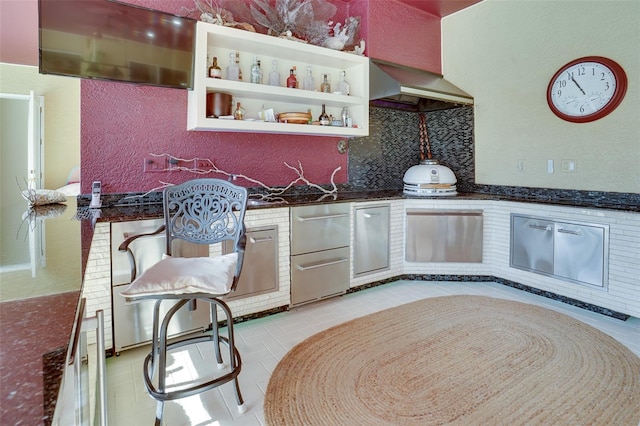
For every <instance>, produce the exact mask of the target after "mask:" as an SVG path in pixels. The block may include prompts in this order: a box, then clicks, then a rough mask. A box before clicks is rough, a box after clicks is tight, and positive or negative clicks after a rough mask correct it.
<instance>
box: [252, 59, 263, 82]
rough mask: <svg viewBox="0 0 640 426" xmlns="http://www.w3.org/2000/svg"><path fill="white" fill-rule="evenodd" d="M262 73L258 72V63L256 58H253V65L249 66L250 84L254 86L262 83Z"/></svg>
mask: <svg viewBox="0 0 640 426" xmlns="http://www.w3.org/2000/svg"><path fill="white" fill-rule="evenodd" d="M261 76H262V71H260V62H259V61H258V57H257V56H254V57H253V65H251V82H252V83H255V84H261V83H262V78H261Z"/></svg>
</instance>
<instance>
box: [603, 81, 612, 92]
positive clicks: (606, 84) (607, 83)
mask: <svg viewBox="0 0 640 426" xmlns="http://www.w3.org/2000/svg"><path fill="white" fill-rule="evenodd" d="M609 89H611V86H609V82H608V81H607V82H606V83H605V85H604V90H605V91H608V90H609Z"/></svg>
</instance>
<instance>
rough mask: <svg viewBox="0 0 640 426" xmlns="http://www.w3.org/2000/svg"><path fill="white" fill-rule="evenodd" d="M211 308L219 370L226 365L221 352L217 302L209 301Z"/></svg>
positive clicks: (212, 328) (214, 346)
mask: <svg viewBox="0 0 640 426" xmlns="http://www.w3.org/2000/svg"><path fill="white" fill-rule="evenodd" d="M209 308H210V309H211V331H212V337H211V340H212V343H213V351H214V352H215V354H216V362H217V363H218V370H222V369H224V368H225V367H226V364H225V363H224V361H223V359H222V353H221V352H220V328H219V327H218V308H217V306H216V304H215V303H209Z"/></svg>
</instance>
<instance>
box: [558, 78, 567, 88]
mask: <svg viewBox="0 0 640 426" xmlns="http://www.w3.org/2000/svg"><path fill="white" fill-rule="evenodd" d="M558 86H560V87H567V80H560V81H558Z"/></svg>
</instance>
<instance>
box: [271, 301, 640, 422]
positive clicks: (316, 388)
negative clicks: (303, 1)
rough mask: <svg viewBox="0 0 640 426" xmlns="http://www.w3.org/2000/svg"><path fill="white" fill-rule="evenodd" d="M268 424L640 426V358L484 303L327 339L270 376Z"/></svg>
mask: <svg viewBox="0 0 640 426" xmlns="http://www.w3.org/2000/svg"><path fill="white" fill-rule="evenodd" d="M264 415H265V420H266V423H267V424H268V425H272V426H282V425H296V426H299V425H305V426H310V425H331V426H334V425H439V424H459V425H551V424H553V425H587V424H590V425H633V426H637V425H638V423H639V422H640V359H639V358H638V357H637V356H636V355H634V354H633V353H632V352H631V351H630V350H629V349H627V348H626V347H625V346H623V345H622V344H620V343H618V342H617V341H615V340H614V339H613V338H611V337H609V336H608V335H606V334H604V333H602V332H600V331H599V330H596V329H595V328H593V327H591V326H588V325H586V324H584V323H582V322H580V321H578V320H575V319H573V318H571V317H569V316H567V315H564V314H560V313H557V312H554V311H551V310H549V309H545V308H541V307H538V306H534V305H529V304H524V303H520V302H513V301H509V300H502V299H494V298H489V297H483V296H446V297H436V298H428V299H424V300H420V301H417V302H412V303H409V304H406V305H402V306H398V307H395V308H391V309H388V310H385V311H382V312H378V313H374V314H370V315H367V316H365V317H362V318H358V319H355V320H352V321H349V322H347V323H344V324H341V325H338V326H335V327H333V328H330V329H328V330H326V331H323V332H320V333H318V334H316V335H314V336H312V337H310V338H308V339H306V340H305V341H303V342H302V343H300V344H298V345H297V346H296V347H294V348H293V349H292V350H291V351H290V352H289V353H287V354H286V355H285V357H284V358H283V359H282V360H281V361H280V363H279V364H278V366H277V367H276V369H275V371H274V372H273V374H272V376H271V379H270V380H269V384H268V386H267V391H266V395H265V400H264Z"/></svg>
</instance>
